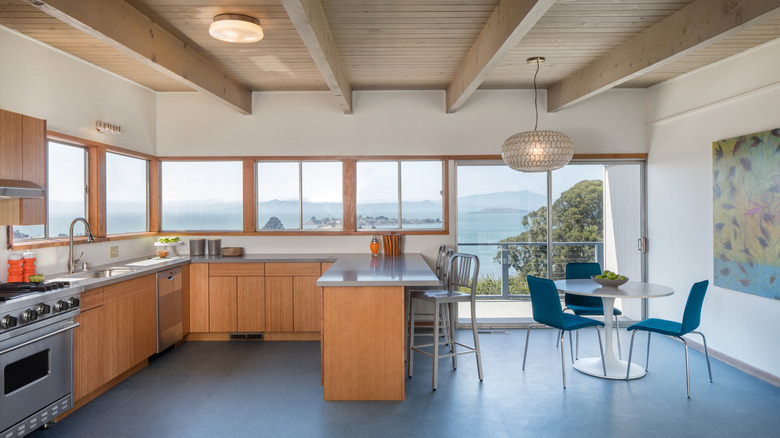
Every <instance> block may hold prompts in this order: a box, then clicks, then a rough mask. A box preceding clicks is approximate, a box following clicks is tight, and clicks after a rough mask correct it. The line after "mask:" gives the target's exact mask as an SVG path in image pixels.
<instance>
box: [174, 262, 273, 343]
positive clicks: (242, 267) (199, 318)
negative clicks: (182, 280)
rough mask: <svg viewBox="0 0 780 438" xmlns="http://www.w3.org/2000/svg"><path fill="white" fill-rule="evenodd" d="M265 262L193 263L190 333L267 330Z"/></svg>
mask: <svg viewBox="0 0 780 438" xmlns="http://www.w3.org/2000/svg"><path fill="white" fill-rule="evenodd" d="M263 274H264V264H263V263H208V264H206V263H193V264H192V265H191V266H190V282H189V286H190V331H191V332H195V333H198V332H200V333H203V332H211V333H229V332H262V331H264V330H265V284H264V282H263Z"/></svg>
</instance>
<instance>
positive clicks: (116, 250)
mask: <svg viewBox="0 0 780 438" xmlns="http://www.w3.org/2000/svg"><path fill="white" fill-rule="evenodd" d="M109 256H110V257H111V258H112V259H113V258H114V257H119V247H118V246H112V247H111V251H110V254H109Z"/></svg>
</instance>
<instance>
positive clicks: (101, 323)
mask: <svg viewBox="0 0 780 438" xmlns="http://www.w3.org/2000/svg"><path fill="white" fill-rule="evenodd" d="M104 310H105V309H103V307H102V306H100V307H98V308H95V309H92V310H88V311H86V312H81V313H80V314H78V315H76V317H75V318H74V320H75V321H76V322H77V323H79V326H78V327H76V328H75V329H74V330H73V400H74V401H75V400H80V399H81V398H83V397H84V396H86V395H88V394H89V393H91V392H92V391H94V390H96V389H98V388H100V387H101V386H102V385H103V384H104V383H106V382H107V381H108V380H109V379H108V377H107V375H108V374H107V373H106V361H105V353H106V341H107V337H106V330H105V328H106V313H105V311H104Z"/></svg>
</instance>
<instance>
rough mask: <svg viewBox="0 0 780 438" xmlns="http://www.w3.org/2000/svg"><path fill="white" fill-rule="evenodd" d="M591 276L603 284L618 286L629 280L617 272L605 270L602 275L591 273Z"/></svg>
mask: <svg viewBox="0 0 780 438" xmlns="http://www.w3.org/2000/svg"><path fill="white" fill-rule="evenodd" d="M590 278H591V279H592V280H593V281H595V282H596V283H598V284H600V285H602V286H612V287H618V286H620V285H621V284H625V283H626V282H627V281H628V277H626V276H625V275H620V274H618V273H617V272H612V271H604V272H602V273H601V275H591V276H590Z"/></svg>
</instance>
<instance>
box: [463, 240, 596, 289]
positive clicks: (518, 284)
mask: <svg viewBox="0 0 780 438" xmlns="http://www.w3.org/2000/svg"><path fill="white" fill-rule="evenodd" d="M522 246H539V247H547V242H486V243H476V242H460V243H458V251H463V252H475V253H482V256H481V257H480V261H479V262H480V271H481V272H482V273H481V274H480V279H479V284H478V286H477V291H478V293H479V296H480V297H482V298H499V299H500V298H528V284H527V283H526V279H525V276H523V275H521V274H520V273H518V272H516V270H515V269H513V268H512V267H511V264H510V262H509V254H510V248H511V247H522ZM552 246H553V247H555V246H582V247H593V250H592V251H585V252H587V253H589V254H588V255H586V256H584V257H576V258H563V259H561V258H560V257H559V256H556V255H554V256H553V266H551V267H549V268H548V267H547V257H546V256H545V257H544V258H540V259H539V260H538V261H536V260H535V261H534V262H533V263H534V265H533V266H531V268H532V269H531V270H532V271H535V272H546V276H547V277H549V278H552V279H560V278H563V277H564V272H565V269H566V264H567V263H572V262H592V261H596V262H598V263H599V264H600V265H601V266H604V242H552ZM469 247H472V248H473V249H470V248H469ZM486 247H494V248H496V252H495V253H493V254H497V253H498V252H499V251H500V255H501V257H500V259H501V269H500V276H499V275H498V274H496V273H495V272H491V271H495V269H490V267H491V265H492V267H495V261H494V258H495V255H491V256H490V257H487V253H488V252H489V251H485V248H486ZM545 253H546V251H545ZM553 254H555V250H554V249H553ZM510 271H514V272H513V275H510ZM499 280H500V282H499Z"/></svg>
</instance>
